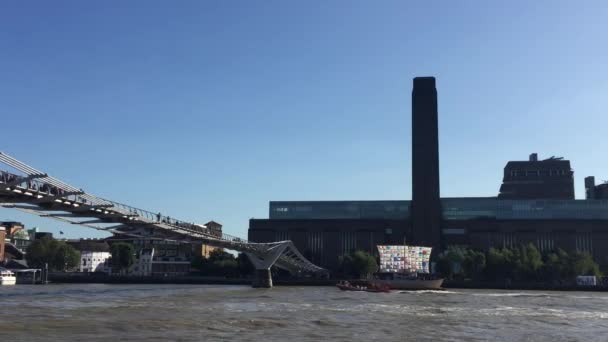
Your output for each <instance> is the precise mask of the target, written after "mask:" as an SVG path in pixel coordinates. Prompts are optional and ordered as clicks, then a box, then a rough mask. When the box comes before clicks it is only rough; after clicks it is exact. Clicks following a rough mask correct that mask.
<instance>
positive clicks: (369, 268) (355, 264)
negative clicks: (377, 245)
mask: <svg viewBox="0 0 608 342" xmlns="http://www.w3.org/2000/svg"><path fill="white" fill-rule="evenodd" d="M341 270H342V273H344V274H345V275H347V276H351V277H356V278H368V277H369V276H370V275H371V274H372V273H374V272H376V271H377V270H378V261H377V260H376V258H375V257H374V256H372V255H370V254H369V253H367V252H364V251H361V250H357V251H353V252H351V253H350V254H347V255H345V256H344V257H343V258H341Z"/></svg>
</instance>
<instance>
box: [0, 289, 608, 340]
mask: <svg viewBox="0 0 608 342" xmlns="http://www.w3.org/2000/svg"><path fill="white" fill-rule="evenodd" d="M321 340H324V341H608V293H598V292H542V291H498V290H450V291H443V292H440V291H426V292H392V293H365V292H342V291H340V290H338V289H336V288H333V287H275V288H273V289H252V288H249V287H246V286H223V285H222V286H219V285H218V286H212V285H102V284H74V285H46V286H42V285H38V286H35V285H17V286H1V287H0V342H4V341H11V342H12V341H321Z"/></svg>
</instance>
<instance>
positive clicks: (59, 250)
mask: <svg viewBox="0 0 608 342" xmlns="http://www.w3.org/2000/svg"><path fill="white" fill-rule="evenodd" d="M25 258H26V260H27V262H28V265H29V266H30V267H35V268H44V266H45V264H47V265H48V267H49V269H50V270H52V271H66V270H69V269H73V268H75V267H76V266H78V263H79V261H80V252H78V251H77V250H76V249H74V247H72V246H70V245H68V244H67V243H65V242H63V241H57V240H53V239H49V238H42V239H39V240H35V241H34V242H32V243H31V244H30V245H29V246H28V247H27V250H26V255H25Z"/></svg>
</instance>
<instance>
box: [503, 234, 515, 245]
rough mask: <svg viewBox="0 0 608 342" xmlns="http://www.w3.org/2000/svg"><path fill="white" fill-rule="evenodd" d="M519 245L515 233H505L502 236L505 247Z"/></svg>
mask: <svg viewBox="0 0 608 342" xmlns="http://www.w3.org/2000/svg"><path fill="white" fill-rule="evenodd" d="M516 246H517V237H516V236H515V233H504V234H503V236H502V247H503V248H514V247H516Z"/></svg>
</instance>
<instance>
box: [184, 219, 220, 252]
mask: <svg viewBox="0 0 608 342" xmlns="http://www.w3.org/2000/svg"><path fill="white" fill-rule="evenodd" d="M196 226H198V227H200V228H202V229H205V230H208V231H209V232H210V233H211V235H214V236H217V237H222V225H221V224H219V223H217V222H215V221H209V222H207V223H205V224H196ZM217 250H219V251H223V250H224V249H223V248H220V247H214V246H209V245H207V244H204V243H196V242H193V243H192V253H193V255H196V256H200V257H203V258H209V256H210V255H211V252H213V251H217Z"/></svg>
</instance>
